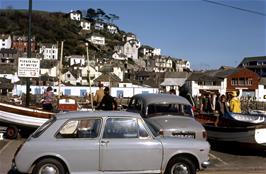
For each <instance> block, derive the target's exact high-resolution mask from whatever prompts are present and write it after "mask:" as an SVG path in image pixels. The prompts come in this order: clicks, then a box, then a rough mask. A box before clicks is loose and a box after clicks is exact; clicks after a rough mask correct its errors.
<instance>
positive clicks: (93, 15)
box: [86, 8, 98, 20]
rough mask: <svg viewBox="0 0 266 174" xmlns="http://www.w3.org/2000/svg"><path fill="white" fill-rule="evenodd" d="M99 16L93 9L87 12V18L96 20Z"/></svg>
mask: <svg viewBox="0 0 266 174" xmlns="http://www.w3.org/2000/svg"><path fill="white" fill-rule="evenodd" d="M97 16H98V14H97V12H96V11H95V10H94V9H93V8H89V9H88V10H87V15H86V18H88V19H93V20H95V19H96V18H97Z"/></svg>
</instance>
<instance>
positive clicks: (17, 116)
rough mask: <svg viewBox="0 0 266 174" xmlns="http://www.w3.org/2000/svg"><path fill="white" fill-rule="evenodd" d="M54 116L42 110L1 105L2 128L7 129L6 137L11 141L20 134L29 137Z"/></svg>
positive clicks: (0, 124)
mask: <svg viewBox="0 0 266 174" xmlns="http://www.w3.org/2000/svg"><path fill="white" fill-rule="evenodd" d="M54 115H55V113H53V112H47V111H43V110H41V109H34V108H27V107H23V106H16V105H12V104H7V103H0V126H5V127H7V128H6V134H5V135H6V137H7V138H10V139H15V138H16V137H17V135H18V133H20V135H22V136H27V135H28V134H30V133H31V132H32V131H34V130H35V129H37V128H38V127H39V126H41V125H42V124H43V123H44V122H46V121H47V120H48V119H50V118H51V117H53V116H54Z"/></svg>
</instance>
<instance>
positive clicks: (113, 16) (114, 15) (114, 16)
mask: <svg viewBox="0 0 266 174" xmlns="http://www.w3.org/2000/svg"><path fill="white" fill-rule="evenodd" d="M109 16H110V17H111V23H113V21H114V20H118V19H119V16H117V15H116V14H109Z"/></svg>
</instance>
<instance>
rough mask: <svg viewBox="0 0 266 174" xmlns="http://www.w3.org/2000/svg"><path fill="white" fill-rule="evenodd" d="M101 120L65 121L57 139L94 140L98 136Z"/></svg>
mask: <svg viewBox="0 0 266 174" xmlns="http://www.w3.org/2000/svg"><path fill="white" fill-rule="evenodd" d="M100 126H101V119H99V118H89V119H75V120H69V121H67V122H66V123H65V124H64V126H63V127H62V128H61V129H60V130H59V131H58V134H57V136H56V137H57V138H96V137H98V135H99V132H100Z"/></svg>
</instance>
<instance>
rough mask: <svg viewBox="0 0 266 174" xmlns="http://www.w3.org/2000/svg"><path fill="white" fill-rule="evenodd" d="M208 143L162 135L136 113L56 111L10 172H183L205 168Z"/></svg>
mask: <svg viewBox="0 0 266 174" xmlns="http://www.w3.org/2000/svg"><path fill="white" fill-rule="evenodd" d="M209 150H210V145H209V143H208V142H207V141H203V140H196V139H181V138H174V137H168V136H166V137H165V136H162V135H160V134H159V132H157V131H156V129H154V128H153V126H152V125H149V124H146V122H145V121H144V120H143V119H142V117H141V116H140V115H139V114H136V113H132V112H125V111H111V112H107V111H94V112H68V113H59V114H57V115H56V116H55V117H53V118H52V119H50V120H49V121H47V122H46V123H44V124H43V125H42V126H41V127H39V128H38V129H37V130H36V131H35V132H34V133H33V134H32V135H31V136H30V137H29V138H28V139H27V140H26V141H25V143H24V144H23V145H22V146H20V147H19V148H18V150H17V152H16V153H15V156H14V159H13V163H12V169H11V171H12V172H14V173H15V172H22V173H59V174H63V173H74V174H75V173H117V174H118V173H167V174H175V173H187V174H195V173H196V171H197V170H202V169H204V168H205V167H207V166H208V165H209V158H208V154H209Z"/></svg>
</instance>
